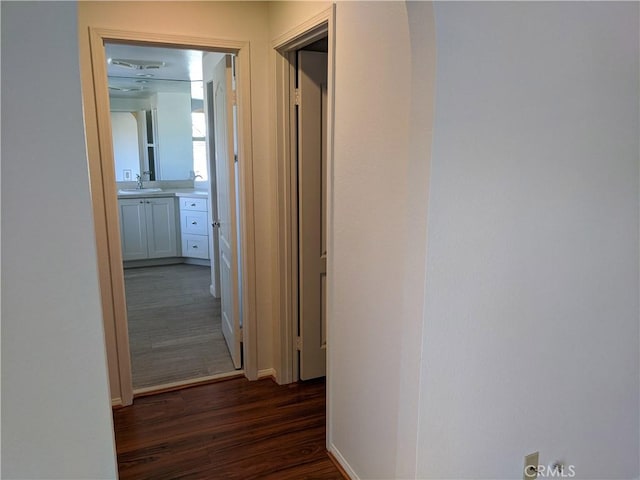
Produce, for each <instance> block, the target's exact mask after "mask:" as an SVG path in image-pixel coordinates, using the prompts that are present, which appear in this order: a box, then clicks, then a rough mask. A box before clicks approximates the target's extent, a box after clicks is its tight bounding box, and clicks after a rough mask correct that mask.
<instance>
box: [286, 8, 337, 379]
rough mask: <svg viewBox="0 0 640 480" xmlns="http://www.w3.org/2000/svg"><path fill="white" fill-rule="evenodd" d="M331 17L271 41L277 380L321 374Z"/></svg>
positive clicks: (324, 347) (330, 115) (324, 16)
mask: <svg viewBox="0 0 640 480" xmlns="http://www.w3.org/2000/svg"><path fill="white" fill-rule="evenodd" d="M333 42H334V37H333V15H332V10H331V9H329V10H327V11H325V12H323V13H322V14H320V15H318V16H316V17H315V18H314V19H312V20H310V21H309V22H307V24H305V25H301V26H300V27H298V28H296V29H294V30H292V31H291V32H290V33H289V34H286V35H283V37H281V38H280V39H278V41H277V42H275V43H274V48H275V50H276V52H277V55H276V85H277V98H276V102H277V109H276V112H277V122H278V137H277V140H278V142H277V148H278V156H279V159H280V164H279V171H280V176H279V184H278V195H279V199H278V203H279V205H280V210H279V215H280V217H279V218H280V225H279V227H280V238H281V239H282V240H281V243H280V245H279V251H280V258H282V262H281V263H280V265H279V275H280V282H281V290H280V291H281V295H280V322H281V328H280V333H281V335H280V345H281V350H280V352H281V356H280V360H281V363H280V369H279V379H278V381H279V382H280V383H288V382H294V381H297V380H307V379H311V378H316V377H321V376H324V375H325V374H326V365H327V356H328V355H327V354H328V348H327V347H328V346H329V342H328V333H329V332H328V329H327V319H328V317H329V315H330V312H328V311H327V305H328V304H329V303H328V300H327V299H328V297H329V296H330V295H331V282H330V279H329V278H328V276H327V275H328V273H329V272H330V268H329V269H328V267H330V258H331V240H330V239H331V235H330V229H331V198H332V195H331V178H332V168H333V166H332V145H333V136H332V132H333V45H334V43H333Z"/></svg>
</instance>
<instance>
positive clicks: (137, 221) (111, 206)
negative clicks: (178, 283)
mask: <svg viewBox="0 0 640 480" xmlns="http://www.w3.org/2000/svg"><path fill="white" fill-rule="evenodd" d="M90 33H91V35H90V38H91V45H92V49H91V58H92V66H93V94H94V95H95V106H96V116H97V120H98V137H99V138H98V140H99V145H100V152H99V153H100V158H99V167H100V168H99V169H97V168H92V170H91V175H92V177H94V176H96V177H97V179H98V181H97V184H98V185H100V186H101V187H102V188H101V189H99V190H95V191H94V193H93V197H94V204H95V205H103V206H104V210H105V217H106V232H105V234H106V240H107V243H108V245H107V250H106V251H107V253H108V258H105V257H102V258H101V261H100V269H101V277H102V278H107V279H108V280H109V283H108V284H105V283H104V282H101V285H102V288H103V294H104V293H105V290H104V289H105V288H106V289H108V290H106V291H107V292H110V296H108V297H106V298H108V299H109V303H107V304H105V305H103V308H104V311H105V321H107V322H108V321H113V326H114V329H115V339H114V340H115V341H114V342H113V343H110V342H111V339H109V338H107V349H108V352H111V353H110V354H111V355H115V356H116V360H117V363H116V365H115V368H113V365H114V362H112V361H110V372H112V374H111V376H112V384H113V378H114V377H115V378H116V379H117V381H118V383H119V385H118V387H119V393H120V398H119V399H117V400H120V402H118V403H121V404H123V405H128V404H130V403H131V402H132V399H133V393H134V387H133V381H132V370H131V357H130V355H129V352H130V348H129V346H130V332H129V328H128V325H127V298H126V297H127V295H126V292H125V281H124V278H125V275H124V271H125V267H140V268H141V267H144V268H156V267H157V265H158V264H159V263H162V264H164V265H163V267H166V268H173V267H184V268H190V269H195V270H201V269H200V267H202V268H206V269H207V270H208V271H207V272H206V274H205V275H203V276H202V277H203V278H205V280H204V282H206V284H205V287H204V288H203V286H202V283H199V284H198V289H199V291H201V292H202V291H203V290H204V291H206V293H208V295H209V296H211V299H213V300H216V299H215V298H214V297H213V296H219V297H221V298H220V299H218V300H217V301H218V302H219V303H218V305H219V311H220V314H219V315H218V316H219V317H220V319H221V320H222V318H223V317H224V315H225V311H226V312H227V316H228V317H230V322H231V324H232V325H235V328H232V329H231V333H232V336H233V338H232V339H231V340H232V341H231V342H229V339H228V338H227V337H228V336H227V335H223V337H222V338H224V339H225V345H226V344H227V342H229V346H228V347H227V350H230V351H231V354H232V359H231V364H232V365H233V371H232V372H231V374H237V368H239V367H240V366H242V367H243V368H244V369H243V372H244V374H245V376H247V377H248V378H250V379H254V378H256V377H257V355H256V339H255V335H254V332H255V291H254V283H253V281H254V279H255V255H254V232H253V179H252V177H253V167H252V155H251V141H250V139H251V123H250V89H249V84H248V81H247V83H245V82H243V81H242V78H244V76H243V75H246V76H247V79H248V78H249V58H248V44H247V43H246V42H239V41H218V40H208V39H198V38H193V37H188V38H186V37H180V36H172V35H154V36H153V39H150V38H147V36H148V34H144V33H136V32H124V31H117V32H113V31H108V30H101V29H93V28H92V29H90ZM110 44H114V45H117V46H127V45H129V46H131V45H137V46H138V47H152V48H163V49H168V50H171V49H173V50H175V51H181V52H182V53H184V52H185V51H187V50H188V51H199V55H200V64H202V58H203V57H204V56H206V55H209V54H211V55H216V56H218V58H219V62H218V63H222V64H223V65H225V66H226V65H227V64H228V63H229V62H228V59H229V58H230V56H234V57H235V58H236V59H237V62H236V64H237V65H236V77H235V79H234V80H233V84H232V85H231V82H230V87H229V88H228V89H226V88H222V89H221V91H224V92H225V94H224V102H222V97H220V99H219V100H220V101H219V103H223V106H222V107H221V108H220V109H216V111H217V110H220V111H222V112H223V114H222V117H227V118H235V119H236V120H237V121H236V122H234V123H233V124H226V123H225V122H223V121H220V122H216V121H213V122H207V121H206V115H207V112H206V108H205V105H206V98H202V100H200V102H199V103H198V102H194V101H193V98H192V99H191V100H190V105H189V106H188V108H186V110H187V112H188V113H187V115H188V116H191V117H192V116H193V114H194V113H195V112H194V110H196V111H197V110H200V113H203V114H204V117H205V118H204V121H201V122H200V126H201V129H200V130H202V128H204V129H205V130H206V125H207V124H208V123H213V124H214V125H219V126H220V125H224V127H225V128H226V131H225V132H224V133H223V132H222V131H221V130H220V129H219V128H217V129H216V131H214V132H213V133H211V132H207V133H205V135H204V139H203V136H202V133H199V134H196V133H195V130H196V129H194V122H193V121H192V122H191V124H190V125H189V126H188V143H189V150H190V151H189V154H184V151H185V149H184V148H183V149H182V150H179V145H178V144H179V143H180V142H177V141H174V140H169V141H167V138H168V137H166V136H165V137H163V134H162V132H161V131H160V130H161V129H162V128H163V126H164V127H166V126H167V125H168V123H170V122H171V121H175V120H176V117H177V115H176V112H177V111H179V110H180V109H184V107H180V106H177V105H175V104H172V103H171V102H172V101H174V100H176V98H177V97H178V96H179V95H177V94H176V95H169V94H167V95H166V96H165V98H164V99H163V101H166V102H168V103H166V105H169V107H168V108H167V109H166V110H165V113H166V112H169V113H168V115H167V117H168V118H169V120H165V121H164V122H162V121H161V118H162V113H161V112H158V111H157V110H156V111H154V109H153V108H151V109H150V113H147V112H145V113H144V114H141V115H140V117H141V118H144V122H141V125H139V126H138V129H139V132H141V134H140V136H141V137H142V136H143V135H142V133H146V132H144V131H145V130H148V132H152V134H149V133H146V136H144V142H143V143H141V145H142V146H141V147H140V151H141V152H142V155H141V156H140V162H139V167H138V171H139V173H137V175H139V177H140V178H136V173H135V172H134V171H133V170H134V168H135V166H134V167H130V168H127V167H125V168H118V167H117V165H116V162H114V141H113V137H112V119H111V112H110V103H109V90H110V88H109V85H110V82H109V80H108V77H109V75H108V73H109V72H108V64H107V58H112V61H113V58H114V57H109V56H108V55H107V52H106V50H105V47H106V46H108V45H110ZM129 57H130V56H129ZM129 57H127V56H119V57H117V60H119V62H118V63H119V64H120V66H123V67H124V68H130V69H132V70H135V71H136V73H137V74H142V75H136V77H137V80H138V82H136V85H137V86H138V87H142V88H140V90H144V89H145V88H146V87H147V86H148V85H149V79H150V78H152V77H151V76H149V74H150V73H151V72H153V71H154V70H156V71H157V70H159V69H160V68H162V67H160V66H159V65H158V61H157V60H155V59H144V58H143V60H145V61H147V62H148V63H145V61H142V62H141V61H140V58H129ZM131 60H134V61H133V62H132V61H131ZM135 60H138V61H137V62H136V61H135ZM159 62H160V63H162V60H160V61H159ZM165 63H168V62H165ZM143 75H145V76H143ZM140 80H142V81H140ZM201 80H202V79H201ZM123 81H124V80H123ZM145 81H146V82H147V83H145ZM226 81H227V78H226V77H225V78H223V79H221V80H220V81H216V85H217V84H218V83H220V82H226ZM200 85H202V83H201V84H200ZM114 86H115V87H116V88H120V91H125V90H127V88H128V87H126V86H123V85H114ZM234 87H235V89H234ZM200 88H201V90H204V88H203V87H202V86H201V87H200ZM219 90H220V89H219ZM174 93H175V92H174ZM203 96H204V95H203ZM214 104H215V101H214ZM233 104H235V105H236V106H237V107H236V108H237V111H236V115H235V117H234V116H233V115H228V114H227V113H226V112H232V111H233V109H232V108H231V107H229V106H228V105H233ZM194 105H196V108H195V109H194V108H193V107H194ZM198 105H199V106H198ZM159 115H160V117H161V118H158V116H159ZM145 122H146V123H145ZM203 124H204V125H203ZM227 132H230V135H231V137H236V138H237V139H238V140H237V148H236V149H234V148H233V143H232V142H229V141H226V140H225V141H222V140H221V138H219V136H220V135H222V136H223V137H226V136H227V135H228V133H227ZM234 132H235V133H234ZM208 133H211V134H210V135H209V134H208ZM182 138H183V140H182V146H183V147H184V143H185V142H184V137H182ZM213 139H215V142H213V143H215V144H216V145H221V146H222V147H224V148H225V149H226V151H225V153H224V154H223V152H222V151H220V152H217V155H216V166H217V167H218V168H220V167H221V166H224V168H225V170H226V172H227V181H228V183H229V184H230V185H232V187H227V188H226V190H227V194H228V195H227V202H226V203H227V204H228V205H229V207H228V208H227V210H228V215H227V216H226V217H225V219H222V218H221V217H220V212H219V211H220V204H221V202H220V197H219V191H220V188H219V186H218V185H213V186H212V181H213V182H215V179H216V178H220V175H219V172H217V173H218V174H217V175H213V174H212V172H211V171H210V170H203V167H202V166H203V164H204V168H205V169H206V168H207V166H208V164H209V162H208V160H207V161H205V162H202V161H200V162H199V163H198V162H196V161H194V159H196V158H197V155H196V153H197V151H198V150H199V151H201V152H202V151H204V155H205V157H206V154H207V151H208V149H207V148H206V146H207V144H209V143H212V142H211V141H210V140H213ZM203 140H204V144H203V142H202V141H203ZM198 142H199V145H198ZM143 147H145V148H143ZM222 147H221V148H222ZM216 148H218V147H216ZM181 152H182V153H181ZM184 157H188V161H185V160H184ZM236 157H237V158H239V159H240V165H241V166H240V167H238V169H237V170H236V169H235V166H234V163H235V158H236ZM171 159H173V160H181V161H182V163H181V162H180V161H178V162H177V163H176V165H174V164H173V163H171ZM187 166H188V170H186V171H187V172H188V174H187V175H185V174H184V172H185V168H186V167H187ZM172 170H179V171H181V172H183V173H182V176H181V177H178V178H177V179H168V178H163V176H164V175H165V174H168V173H167V172H171V171H172ZM152 172H153V173H152ZM120 174H121V178H118V175H120ZM236 175H237V176H238V181H237V183H236V181H235V176H236ZM93 182H94V180H93V179H92V183H93ZM118 182H120V183H118ZM203 185H204V187H203ZM198 187H200V188H198ZM184 189H187V190H190V191H189V192H184V191H182V192H181V191H180V190H184ZM198 190H199V191H198ZM236 192H237V196H236ZM182 193H187V194H186V195H182ZM171 195H174V198H171ZM214 195H216V196H217V198H216V202H215V205H214V206H212V205H211V204H210V201H209V200H210V199H211V198H212V197H213V196H214ZM129 196H131V198H129ZM122 197H124V198H122ZM162 198H164V199H165V201H162V202H161V201H160V199H162ZM167 198H169V199H170V200H169V201H166V199H167ZM141 201H142V203H140V202H141ZM127 202H130V203H132V204H133V203H134V202H135V203H136V205H129V206H128V208H127V209H126V210H127V212H126V214H125V213H121V209H122V205H123V204H125V203H127ZM163 203H164V204H163ZM214 207H216V208H218V211H215V209H214ZM95 208H97V207H95ZM172 209H173V210H172ZM143 220H144V221H143ZM225 223H227V224H225ZM171 225H173V228H172V227H171ZM221 225H223V228H220V226H221ZM223 229H226V230H228V231H232V232H234V234H233V235H227V238H228V240H229V243H230V244H231V248H230V249H229V253H228V254H227V257H228V263H229V264H230V265H231V266H232V270H233V272H232V273H231V274H230V275H228V278H222V277H223V275H220V280H219V282H220V283H219V284H214V283H215V278H216V276H215V275H212V274H211V273H210V272H211V271H213V269H212V268H211V266H212V263H213V264H216V263H222V261H221V260H214V259H215V258H216V255H219V252H218V253H217V254H216V255H214V253H216V252H212V248H211V246H210V245H209V239H210V238H211V237H212V236H213V235H218V233H219V231H221V230H223ZM238 232H239V235H238ZM121 233H123V234H124V235H122V234H121ZM129 233H131V234H130V235H128V234H129ZM156 234H157V235H156ZM198 235H200V237H198ZM207 237H208V238H207ZM145 242H146V243H145ZM191 249H192V250H191ZM138 250H139V252H137V251H138ZM203 251H204V252H208V254H209V256H208V258H207V255H206V254H203V253H202V252H203ZM240 251H241V252H242V255H241V256H240V255H238V253H239V252H240ZM134 252H136V253H134ZM140 252H145V256H144V257H143V258H139V257H137V254H138V253H140ZM239 258H241V259H242V260H241V261H239V260H238V259H239ZM125 262H127V264H125ZM127 270H129V268H127ZM238 270H240V271H238ZM138 271H141V270H138ZM154 271H156V272H157V271H158V270H154ZM142 277H143V278H142V283H143V284H146V286H149V284H152V283H153V282H151V281H148V280H149V277H148V276H146V280H145V278H144V277H145V275H142ZM212 281H213V283H210V282H212ZM225 281H228V282H229V283H230V284H231V287H230V288H229V289H228V290H229V291H230V292H231V294H230V295H228V296H227V298H229V299H230V303H231V306H228V307H227V308H226V310H225V306H224V303H225V300H224V298H222V297H224V295H223V294H222V293H221V292H223V291H224V288H223V287H222V285H223V284H224V282H225ZM240 282H242V284H240ZM183 283H184V282H183ZM187 283H188V282H187ZM170 288H171V287H170ZM240 290H242V292H243V295H242V296H240V294H239V291H240ZM146 295H147V296H149V295H150V294H149V293H146ZM212 295H213V296H212ZM168 296H169V295H161V294H159V297H161V298H162V300H166V297H168ZM179 296H181V297H183V298H184V297H185V296H186V297H189V294H186V295H179ZM103 298H105V297H104V295H103ZM191 298H194V297H193V295H192V296H191ZM211 299H209V300H211ZM240 302H242V303H243V305H242V310H241V308H240ZM172 308H174V307H172ZM189 308H191V305H187V304H185V303H183V304H182V305H181V306H179V307H175V309H176V311H177V315H175V316H174V317H177V318H181V319H183V318H185V316H184V313H185V310H188V309H189ZM207 308H208V309H209V310H208V314H209V315H210V316H212V315H213V316H215V314H211V311H212V310H214V309H213V308H210V307H207ZM168 310H170V308H169V307H165V308H164V311H165V312H166V311H168ZM178 310H181V311H178ZM240 311H242V313H243V315H244V319H243V320H244V321H243V323H244V327H245V328H244V329H243V331H240V327H239V323H240V318H239V315H240ZM172 321H173V322H174V323H176V322H175V320H172ZM221 323H222V321H221ZM220 330H222V327H221V328H220ZM182 341H183V340H179V341H178V342H177V343H181V342H182ZM171 342H173V343H176V342H174V341H173V340H169V341H168V343H171ZM165 343H167V342H165ZM113 347H115V348H113ZM234 351H235V352H236V353H238V352H239V353H240V354H239V355H238V357H239V358H240V362H242V363H238V364H236V363H235V362H234V361H233V353H234ZM227 355H228V353H227ZM179 361H180V360H179V359H178V362H179ZM116 368H117V372H115V369H116ZM210 371H211V370H210ZM213 371H214V374H213V376H215V375H216V374H217V373H216V372H215V369H214V370H213ZM207 373H208V372H207ZM223 374H224V373H223ZM191 376H192V377H194V378H191V379H187V380H178V379H176V381H175V382H170V383H169V384H166V383H164V384H163V385H160V386H159V387H161V388H164V387H166V386H167V385H169V387H171V388H173V387H174V386H176V384H182V383H192V382H198V381H201V380H203V379H206V378H207V377H211V376H212V375H205V376H204V377H203V376H202V375H200V374H198V376H197V377H196V376H195V375H191ZM143 388H149V389H156V387H155V386H150V387H143ZM137 390H138V389H137ZM144 393H146V392H144ZM114 403H115V401H114Z"/></svg>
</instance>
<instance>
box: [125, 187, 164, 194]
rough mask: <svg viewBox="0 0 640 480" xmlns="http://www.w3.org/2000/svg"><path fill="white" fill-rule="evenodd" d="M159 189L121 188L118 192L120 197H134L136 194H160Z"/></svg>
mask: <svg viewBox="0 0 640 480" xmlns="http://www.w3.org/2000/svg"><path fill="white" fill-rule="evenodd" d="M161 191H162V189H161V188H123V189H121V190H118V194H120V195H135V194H136V193H154V192H161Z"/></svg>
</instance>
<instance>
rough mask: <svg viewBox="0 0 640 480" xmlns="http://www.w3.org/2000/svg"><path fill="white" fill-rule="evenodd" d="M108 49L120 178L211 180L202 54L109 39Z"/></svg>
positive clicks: (108, 66)
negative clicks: (117, 42) (207, 150)
mask: <svg viewBox="0 0 640 480" xmlns="http://www.w3.org/2000/svg"><path fill="white" fill-rule="evenodd" d="M105 51H106V54H107V59H108V60H107V75H108V82H109V102H110V110H111V128H112V134H113V152H114V163H115V176H116V181H117V182H123V181H136V179H137V176H138V175H140V176H142V180H144V181H149V180H151V181H158V180H162V181H166V180H188V179H190V180H193V179H195V178H198V179H201V180H206V179H207V177H208V175H207V162H206V154H205V149H204V143H205V140H204V125H202V126H201V125H200V123H202V124H204V119H203V118H202V119H200V116H202V117H204V114H203V100H202V99H203V94H202V52H199V51H192V50H181V49H169V48H157V47H141V46H134V45H125V44H109V43H107V44H105ZM201 157H202V158H201Z"/></svg>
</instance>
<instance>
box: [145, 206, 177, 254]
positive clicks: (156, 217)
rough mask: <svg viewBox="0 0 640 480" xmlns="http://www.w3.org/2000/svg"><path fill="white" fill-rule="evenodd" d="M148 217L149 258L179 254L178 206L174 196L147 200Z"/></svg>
mask: <svg viewBox="0 0 640 480" xmlns="http://www.w3.org/2000/svg"><path fill="white" fill-rule="evenodd" d="M145 205H146V217H147V232H149V235H147V242H148V252H149V257H148V258H163V257H175V256H177V255H178V250H177V240H176V207H175V201H174V199H173V198H151V199H147V200H145Z"/></svg>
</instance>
